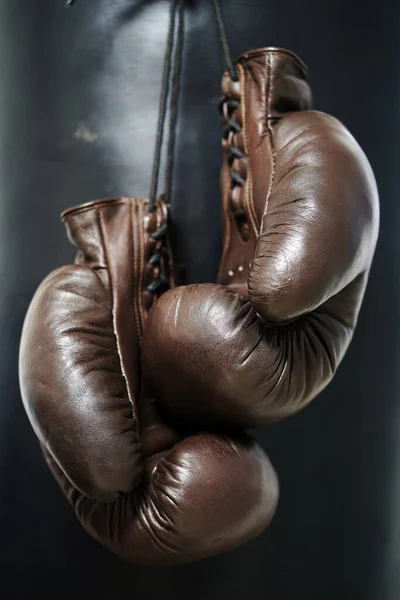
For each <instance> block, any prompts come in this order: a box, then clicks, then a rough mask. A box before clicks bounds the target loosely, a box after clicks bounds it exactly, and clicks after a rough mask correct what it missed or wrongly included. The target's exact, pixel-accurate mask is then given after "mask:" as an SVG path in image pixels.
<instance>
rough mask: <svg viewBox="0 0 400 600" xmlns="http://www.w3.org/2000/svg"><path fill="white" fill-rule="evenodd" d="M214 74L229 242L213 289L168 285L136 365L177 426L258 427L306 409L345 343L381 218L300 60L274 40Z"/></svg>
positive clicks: (343, 135) (369, 182) (373, 194)
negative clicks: (230, 70)
mask: <svg viewBox="0 0 400 600" xmlns="http://www.w3.org/2000/svg"><path fill="white" fill-rule="evenodd" d="M236 66H237V69H238V72H239V75H240V77H239V81H238V82H234V81H232V79H231V78H230V77H229V75H228V74H227V73H226V74H225V75H224V77H223V80H222V91H223V97H222V99H221V103H220V106H221V112H222V115H223V123H224V126H223V142H222V144H223V156H224V158H223V168H222V176H221V181H222V202H223V211H224V221H225V243H224V249H223V255H222V259H221V265H220V270H219V276H218V284H205V285H189V286H186V287H179V288H175V289H173V290H170V291H169V292H167V293H166V294H165V295H163V296H162V297H161V298H160V299H159V301H158V302H157V303H156V304H155V306H154V307H153V309H152V310H151V312H150V314H149V319H148V322H147V326H146V330H145V334H144V340H143V369H144V377H145V380H146V382H147V384H148V386H149V390H150V392H151V394H152V395H153V396H154V397H157V402H158V405H159V407H160V409H161V410H162V413H163V415H164V416H165V417H166V418H168V419H170V420H171V422H173V423H175V424H177V425H179V426H181V427H187V428H190V427H199V426H200V425H202V426H204V427H209V426H210V425H212V426H213V427H215V428H220V429H224V428H226V427H228V426H230V427H240V428H243V427H258V426H263V425H266V424H268V423H271V422H273V421H276V420H278V419H282V418H284V417H287V416H289V415H291V414H293V413H295V412H296V411H298V410H300V409H302V408H303V407H304V406H306V405H307V403H309V402H310V401H311V400H312V399H313V398H314V397H315V396H316V395H317V394H318V393H319V392H320V391H321V390H322V389H323V388H324V387H325V386H326V385H327V384H328V383H329V382H330V381H331V379H332V378H333V376H334V374H335V372H336V370H337V368H338V366H339V364H340V361H341V360H342V358H343V356H344V354H345V352H346V349H347V347H348V345H349V343H350V341H351V338H352V335H353V332H354V329H355V326H356V323H357V317H358V313H359V310H360V306H361V302H362V298H363V295H364V291H365V287H366V284H367V279H368V273H369V269H370V266H371V262H372V258H373V254H374V249H375V244H376V240H377V235H378V226H379V208H378V193H377V188H376V183H375V179H374V175H373V173H372V170H371V167H370V165H369V163H368V160H367V158H366V156H365V155H364V153H363V151H362V150H361V148H360V147H359V145H358V144H357V142H356V141H355V140H354V138H353V137H352V135H351V134H350V133H349V132H348V131H347V129H346V128H345V127H344V126H343V125H342V124H341V123H340V122H339V121H337V120H336V119H334V118H333V117H331V116H329V115H326V114H324V113H321V112H317V111H313V110H311V91H310V89H309V86H308V83H307V70H306V68H305V66H304V64H303V63H302V62H301V61H300V60H299V59H298V58H297V57H296V56H295V55H293V54H292V53H291V52H289V51H287V50H282V49H278V48H266V49H260V50H254V51H251V52H247V53H246V54H244V55H242V56H241V57H240V58H239V59H238V61H237V63H236Z"/></svg>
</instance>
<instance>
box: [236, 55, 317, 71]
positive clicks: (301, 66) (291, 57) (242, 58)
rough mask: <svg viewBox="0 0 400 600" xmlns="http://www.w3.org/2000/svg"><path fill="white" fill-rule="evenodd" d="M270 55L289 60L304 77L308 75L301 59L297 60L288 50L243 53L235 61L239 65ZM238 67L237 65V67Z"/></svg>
mask: <svg viewBox="0 0 400 600" xmlns="http://www.w3.org/2000/svg"><path fill="white" fill-rule="evenodd" d="M271 54H275V55H276V56H283V57H285V58H290V59H291V60H292V61H293V62H294V63H295V64H296V65H297V66H298V67H299V68H300V69H301V71H302V72H303V75H305V76H306V77H307V75H308V68H307V66H306V65H305V64H304V63H303V61H302V60H301V58H299V57H298V56H297V55H296V54H294V53H293V52H290V50H286V51H285V50H284V49H280V50H272V49H271V50H264V49H262V50H260V52H255V53H254V54H252V53H250V52H249V53H245V54H242V56H240V57H239V58H238V59H237V61H238V63H240V62H241V61H246V60H251V59H253V58H258V57H259V56H263V55H267V56H268V55H271ZM238 66H239V65H238Z"/></svg>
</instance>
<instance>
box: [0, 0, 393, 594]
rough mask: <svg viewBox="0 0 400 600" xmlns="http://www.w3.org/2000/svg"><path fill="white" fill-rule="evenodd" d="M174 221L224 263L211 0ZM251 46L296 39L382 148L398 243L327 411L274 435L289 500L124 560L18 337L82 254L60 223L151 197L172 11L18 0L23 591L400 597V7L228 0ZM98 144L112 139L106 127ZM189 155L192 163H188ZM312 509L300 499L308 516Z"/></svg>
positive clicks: (15, 342)
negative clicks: (160, 560)
mask: <svg viewBox="0 0 400 600" xmlns="http://www.w3.org/2000/svg"><path fill="white" fill-rule="evenodd" d="M187 7H188V10H187V16H186V31H187V35H186V42H185V49H184V75H183V85H182V95H181V103H180V120H179V123H180V124H179V131H178V137H177V143H178V151H177V160H176V163H175V164H176V172H175V177H174V189H175V191H174V197H173V203H172V213H173V217H174V223H179V227H178V228H177V229H179V238H178V242H179V251H180V256H181V257H182V258H184V259H185V262H186V270H187V281H189V282H192V283H194V282H206V281H213V280H215V277H216V273H217V270H218V263H219V261H220V257H221V250H222V236H221V232H220V229H221V223H222V219H221V209H222V203H221V200H220V197H219V189H218V180H219V170H220V145H221V130H220V119H221V117H220V114H219V112H218V99H219V97H220V93H221V92H220V80H221V74H222V68H223V67H222V61H221V58H220V52H219V46H218V40H217V35H216V30H215V27H214V25H213V14H212V6H211V3H208V2H203V1H201V2H200V1H197V0H194V1H193V2H192V1H191V2H189V3H188V5H187ZM222 8H223V11H224V17H225V21H226V26H227V32H228V38H229V42H230V46H231V50H232V54H233V56H238V55H239V54H240V53H242V52H244V51H246V50H248V49H249V48H257V47H262V46H265V45H268V44H269V45H277V46H282V45H283V46H285V47H286V48H290V49H292V50H294V51H295V52H296V53H297V54H298V55H299V56H301V57H302V59H303V60H304V61H305V62H306V63H307V66H308V68H309V80H310V83H311V85H312V89H313V95H314V106H315V107H317V108H318V109H319V110H323V111H326V112H328V113H330V114H333V115H335V116H336V117H338V118H339V119H340V120H341V121H342V122H343V123H344V124H345V125H346V126H347V127H348V128H349V129H350V131H351V132H352V134H353V135H354V136H355V137H356V139H357V140H358V142H359V143H360V144H361V146H362V148H363V149H364V150H365V152H366V154H367V156H368V158H369V160H370V162H371V165H372V166H373V169H374V173H375V175H376V178H377V182H378V186H379V192H380V197H381V224H380V236H379V242H378V245H377V250H376V253H375V258H374V262H373V265H372V270H371V274H370V279H369V284H368V286H367V290H366V294H365V297H364V301H363V305H362V309H361V312H360V315H359V319H358V325H357V329H356V332H355V335H354V338H353V340H352V343H351V345H350V348H349V351H348V352H347V353H346V356H345V358H344V360H343V361H342V363H341V366H340V369H339V370H338V372H337V375H336V376H335V378H334V380H333V381H332V382H331V384H330V385H329V386H328V387H327V388H326V389H325V390H324V391H323V392H322V393H321V394H320V396H319V398H318V400H317V401H315V402H312V403H311V404H310V405H309V406H308V408H307V410H304V411H301V412H299V413H298V414H297V415H296V416H294V417H292V418H290V419H284V420H283V421H281V422H279V423H277V424H276V425H274V426H273V427H268V428H265V429H262V430H258V431H257V432H256V434H255V435H256V437H257V439H258V440H259V442H260V443H261V445H262V446H263V447H264V448H265V449H266V450H267V452H268V455H269V457H270V459H271V461H272V463H273V464H274V466H275V467H276V469H277V471H278V472H279V479H280V483H281V500H280V504H279V508H278V511H277V513H276V515H275V518H274V520H273V522H272V524H271V526H270V527H269V528H268V529H267V530H266V532H265V533H264V534H263V535H262V536H259V537H258V538H257V539H256V540H254V541H253V542H251V543H249V544H246V545H245V546H243V547H241V548H239V549H237V550H235V551H232V552H230V553H224V554H221V555H219V556H218V557H214V558H212V559H208V560H204V561H197V562H194V563H190V564H189V565H186V566H183V567H178V568H165V569H161V570H158V571H157V573H156V575H157V577H155V576H154V573H153V572H152V571H151V570H149V568H146V567H140V566H135V565H132V564H129V563H125V562H124V561H121V560H119V559H118V558H116V557H114V556H113V554H112V553H110V552H108V551H106V550H104V549H103V548H102V547H101V546H100V545H98V544H97V543H96V542H94V541H93V540H92V539H91V538H90V536H88V535H87V534H86V533H85V531H84V530H83V529H82V527H80V525H79V523H78V522H77V519H76V518H75V515H74V513H73V511H72V510H71V508H70V506H69V505H68V502H67V501H66V500H65V498H64V497H63V494H61V493H60V490H59V489H58V486H57V484H56V483H55V481H54V479H53V477H52V476H51V473H50V472H49V470H48V468H47V467H46V464H45V462H44V461H43V457H42V454H41V452H40V448H39V445H38V443H37V438H36V436H35V434H34V432H33V430H32V428H31V426H30V423H29V421H28V419H27V418H26V414H25V411H24V408H23V405H22V402H21V398H20V390H19V385H18V347H19V341H20V334H21V328H22V322H23V319H24V317H25V314H26V310H27V308H28V305H29V303H30V301H31V299H32V296H33V294H34V292H35V290H36V288H37V287H38V285H39V283H40V282H41V281H42V280H43V278H44V277H45V276H46V275H47V274H48V273H49V272H50V271H51V270H53V269H54V268H56V267H58V266H60V265H65V264H69V263H70V262H71V261H72V260H73V248H72V247H71V245H70V244H69V242H68V240H67V238H66V236H65V235H64V234H63V229H62V226H61V225H60V222H59V219H58V215H59V213H60V212H61V211H62V210H63V209H64V208H66V207H68V206H71V205H72V204H77V203H81V202H86V201H87V200H89V199H92V198H101V197H104V196H110V195H111V196H113V197H119V196H121V195H128V196H129V195H139V196H140V197H147V194H148V187H149V173H150V170H151V163H152V153H153V149H154V139H155V130H156V117H157V103H158V98H159V96H158V94H159V89H160V82H161V71H162V61H163V52H164V48H165V39H166V35H167V30H168V9H169V5H168V2H165V1H164V0H152V1H151V2H148V1H147V0H146V1H145V2H143V1H142V0H78V3H77V4H76V6H75V8H72V9H64V7H63V2H62V0H60V1H58V0H33V1H32V2H12V1H9V0H2V1H1V2H0V30H1V36H0V48H1V56H2V69H1V75H0V79H1V84H2V85H1V86H0V125H1V126H0V146H1V148H2V152H1V155H0V171H1V177H0V180H1V196H0V198H1V200H0V244H1V252H0V281H1V293H0V323H1V334H0V338H1V344H0V348H1V361H0V392H1V394H0V396H1V409H0V531H1V535H0V573H1V577H2V588H1V589H2V591H3V592H4V593H6V592H8V593H9V591H10V590H12V596H13V597H14V598H15V599H18V600H20V599H21V600H22V599H24V600H25V599H26V598H27V597H29V596H33V597H40V598H42V599H43V600H44V599H45V600H53V599H54V594H55V590H56V591H57V596H58V598H59V599H60V600H70V598H72V597H76V596H83V597H87V598H90V597H93V596H95V597H96V598H97V600H100V599H101V600H109V599H110V598H117V599H120V598H126V597H128V596H129V597H140V598H141V597H144V598H148V599H149V600H155V599H158V598H159V597H160V596H161V595H162V596H163V598H165V599H166V600H172V599H173V600H175V599H176V598H184V597H185V596H186V595H187V594H188V590H189V591H190V596H191V599H192V600H203V599H204V598H205V597H206V598H208V599H209V600H220V599H221V598H230V599H231V600H242V599H243V598H244V597H248V598H251V600H265V598H266V597H270V598H279V599H282V600H288V599H289V600H290V599H291V598H293V597H294V598H296V600H320V599H321V598H324V599H326V600H337V599H338V598H340V599H341V600H398V598H399V596H400V570H399V569H398V567H397V565H398V554H399V547H400V527H399V522H400V501H399V491H400V486H399V474H400V468H399V457H400V452H399V439H400V438H399V435H398V418H397V414H398V397H399V378H398V353H397V349H398V338H399V324H400V319H399V307H398V302H397V297H398V289H399V276H400V271H399V268H398V255H399V248H398V239H399V236H398V229H399V225H398V223H399V203H398V197H399V193H398V190H399V186H400V172H399V169H398V156H399V143H400V135H399V133H400V130H399V125H400V122H399V115H398V105H399V102H400V96H399V94H400V88H399V86H398V85H397V83H396V82H397V79H398V76H397V74H398V54H399V43H400V39H399V35H398V30H399V28H398V18H397V17H398V15H399V4H398V2H397V0H388V1H387V2H385V3H381V4H380V5H379V6H378V5H377V3H376V2H373V1H372V0H364V1H361V0H355V2H353V3H349V2H345V1H344V0H339V1H338V2H329V3H327V4H326V5H325V4H324V6H323V10H321V3H320V2H319V1H317V0H305V2H301V3H299V2H296V1H294V0H292V1H290V0H288V1H287V2H285V3H283V2H281V1H280V0H269V1H268V2H265V1H264V0H251V1H250V0H229V1H228V0H222ZM96 136H97V138H96ZM178 157H179V158H178ZM293 503H295V508H294V507H293Z"/></svg>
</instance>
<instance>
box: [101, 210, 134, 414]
mask: <svg viewBox="0 0 400 600" xmlns="http://www.w3.org/2000/svg"><path fill="white" fill-rule="evenodd" d="M101 208H102V207H100V206H96V215H97V221H98V224H99V231H100V239H101V243H102V246H103V251H104V256H105V258H106V264H107V268H108V273H109V275H110V268H109V260H108V254H107V248H106V244H105V240H104V231H103V223H102V221H101V214H100V213H101ZM109 281H110V290H111V314H112V318H113V329H114V336H115V343H116V346H117V354H118V361H119V366H120V368H121V373H122V376H123V378H124V380H125V387H126V393H127V394H128V399H129V402H130V403H131V405H132V408H133V409H134V408H135V407H134V404H133V401H132V398H131V394H130V392H129V386H128V378H127V376H126V373H125V369H124V365H123V362H122V353H121V347H120V344H119V339H118V331H117V322H116V314H115V310H114V294H113V284H112V278H111V277H109ZM132 417H133V420H134V423H135V425H136V424H137V418H136V414H135V412H134V410H132Z"/></svg>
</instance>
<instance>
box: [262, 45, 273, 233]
mask: <svg viewBox="0 0 400 600" xmlns="http://www.w3.org/2000/svg"><path fill="white" fill-rule="evenodd" d="M272 58H273V54H272V53H270V54H269V55H268V73H267V78H268V89H267V127H268V137H269V141H270V144H271V152H272V171H271V178H270V181H269V188H268V193H267V197H266V199H265V209H264V213H263V216H262V220H261V228H260V235H261V234H262V232H263V230H264V221H265V215H266V214H267V211H268V204H269V199H270V196H271V192H272V186H273V184H274V179H275V168H276V152H275V146H274V137H273V130H272V127H271V123H270V121H269V118H268V114H269V109H270V105H271V98H272V92H273V81H272Z"/></svg>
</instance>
